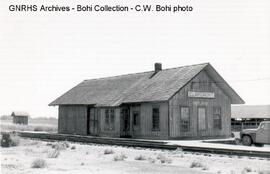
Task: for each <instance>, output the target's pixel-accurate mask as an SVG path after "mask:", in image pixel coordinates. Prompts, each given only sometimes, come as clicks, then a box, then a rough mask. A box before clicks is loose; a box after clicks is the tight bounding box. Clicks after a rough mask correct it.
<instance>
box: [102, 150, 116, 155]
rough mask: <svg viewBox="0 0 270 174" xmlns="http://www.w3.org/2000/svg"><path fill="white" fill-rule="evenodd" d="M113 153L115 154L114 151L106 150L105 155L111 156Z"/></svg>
mask: <svg viewBox="0 0 270 174" xmlns="http://www.w3.org/2000/svg"><path fill="white" fill-rule="evenodd" d="M113 153H114V151H113V150H112V149H105V150H104V154H105V155H109V154H113Z"/></svg>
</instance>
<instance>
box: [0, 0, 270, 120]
mask: <svg viewBox="0 0 270 174" xmlns="http://www.w3.org/2000/svg"><path fill="white" fill-rule="evenodd" d="M16 2H17V3H19V4H21V3H22V1H13V4H16ZM27 2H29V3H30V2H31V1H27ZM56 2H57V1H38V3H39V4H42V3H43V4H56ZM89 2H90V1H89ZM92 2H93V4H95V3H94V1H92ZM96 2H100V4H106V1H96ZM107 2H110V4H122V5H125V4H127V3H128V2H125V4H123V2H122V3H120V2H119V1H107ZM141 2H142V3H143V1H141ZM161 2H162V3H163V4H164V3H166V4H176V1H161ZM177 2H178V4H180V5H186V4H187V5H192V6H193V8H194V11H193V12H189V13H176V14H173V13H149V14H147V13H135V12H129V13H95V14H93V13H87V12H84V13H75V12H74V13H45V12H43V13H33V12H25V13H19V12H9V11H8V5H9V4H10V1H9V0H3V1H1V7H0V14H1V19H0V22H1V27H0V115H4V114H11V112H12V111H13V110H25V111H28V112H29V113H30V114H31V116H33V117H37V116H46V117H57V114H58V113H57V107H49V106H48V104H49V103H50V102H51V101H53V100H54V99H56V98H57V97H59V96H60V95H62V94H63V93H64V92H66V91H67V90H69V89H70V88H72V87H73V86H75V85H76V84H78V83H79V82H81V81H83V80H84V79H91V78H99V77H106V76H113V75H121V74H127V73H135V72H142V71H150V70H153V65H154V63H155V62H161V63H162V66H163V68H171V67H178V66H183V65H189V64H198V63H203V62H210V63H211V64H212V65H213V66H214V68H215V69H216V70H217V71H218V72H219V73H220V74H221V75H222V76H223V78H224V79H225V80H226V81H227V82H228V83H229V84H230V85H231V86H232V87H233V88H234V89H235V91H236V92H237V93H238V94H239V95H240V96H241V97H242V98H243V99H244V100H245V102H246V104H270V70H269V67H270V12H269V9H270V1H269V0H261V1H253V0H252V1H251V0H250V1H247V0H245V1H237V2H235V1H233V0H229V1H227V0H226V1H225V0H224V1H223V2H222V1H214V0H213V1H203V2H202V1H200V2H199V0H198V1H197V2H196V1H177ZM33 3H37V1H33ZM61 4H63V5H71V4H75V2H72V1H71V0H69V1H62V2H61ZM76 4H78V1H76ZM133 4H134V2H133ZM144 4H145V3H144Z"/></svg>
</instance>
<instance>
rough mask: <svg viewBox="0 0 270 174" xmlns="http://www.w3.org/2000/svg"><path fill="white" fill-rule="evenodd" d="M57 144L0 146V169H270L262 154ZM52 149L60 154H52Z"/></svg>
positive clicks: (231, 173)
mask: <svg viewBox="0 0 270 174" xmlns="http://www.w3.org/2000/svg"><path fill="white" fill-rule="evenodd" d="M59 144H60V145H62V144H63V143H59V142H45V141H37V140H30V139H20V144H19V146H15V147H10V148H2V147H1V173H3V174H15V173H16V174H17V173H25V174H26V173H27V174H28V173H30V174H32V173H36V174H40V173H46V174H52V173H70V174H71V173H72V174H76V173H95V174H96V173H97V174H101V173H102V174H103V173H105V174H113V173H131V174H137V173H148V174H154V173H175V174H176V173H177V174H179V173H187V174H189V173H192V174H197V173H198V174H201V173H226V174H237V173H240V174H245V173H250V174H252V173H257V174H269V173H270V160H269V159H268V160H267V159H263V158H251V157H237V156H227V155H214V154H199V153H187V152H182V151H181V150H176V151H167V150H152V149H143V148H128V147H119V146H108V145H95V144H91V145H86V144H77V143H70V142H67V143H65V144H68V147H67V148H62V149H60V150H56V147H62V146H59ZM55 151H57V152H58V153H59V154H58V155H56V156H55V158H52V156H50V154H52V152H55ZM105 151H109V154H104V152H105ZM121 157H124V158H121ZM35 159H43V160H44V161H45V162H46V165H45V166H44V168H33V167H32V164H33V161H34V160H35Z"/></svg>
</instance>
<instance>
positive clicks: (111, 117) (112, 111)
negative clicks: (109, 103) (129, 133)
mask: <svg viewBox="0 0 270 174" xmlns="http://www.w3.org/2000/svg"><path fill="white" fill-rule="evenodd" d="M110 129H111V130H114V109H111V111H110Z"/></svg>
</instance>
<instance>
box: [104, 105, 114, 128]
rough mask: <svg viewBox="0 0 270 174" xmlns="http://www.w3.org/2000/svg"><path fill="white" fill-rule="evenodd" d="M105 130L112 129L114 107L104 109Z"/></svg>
mask: <svg viewBox="0 0 270 174" xmlns="http://www.w3.org/2000/svg"><path fill="white" fill-rule="evenodd" d="M105 130H114V109H106V110H105Z"/></svg>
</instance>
